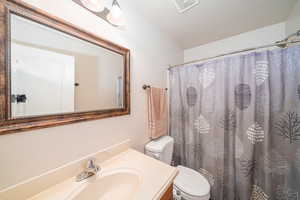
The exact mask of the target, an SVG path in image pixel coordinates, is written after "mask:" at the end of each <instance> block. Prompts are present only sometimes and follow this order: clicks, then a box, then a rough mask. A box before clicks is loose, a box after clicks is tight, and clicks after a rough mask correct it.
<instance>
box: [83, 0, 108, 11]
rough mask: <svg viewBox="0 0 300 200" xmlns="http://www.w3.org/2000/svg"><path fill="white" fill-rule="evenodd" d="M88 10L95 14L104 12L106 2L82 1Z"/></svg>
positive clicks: (100, 0)
mask: <svg viewBox="0 0 300 200" xmlns="http://www.w3.org/2000/svg"><path fill="white" fill-rule="evenodd" d="M80 1H81V3H82V4H83V5H84V7H86V8H87V9H89V10H91V11H93V12H102V11H103V10H104V2H103V1H104V0H80Z"/></svg>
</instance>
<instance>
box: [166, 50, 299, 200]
mask: <svg viewBox="0 0 300 200" xmlns="http://www.w3.org/2000/svg"><path fill="white" fill-rule="evenodd" d="M170 122H171V123H170V133H171V136H172V137H174V139H175V148H174V155H173V160H174V163H175V164H177V165H179V164H180V165H184V166H187V167H190V168H193V169H195V170H197V171H199V172H200V173H202V174H203V175H204V176H205V177H207V178H208V180H209V182H210V184H211V186H212V189H211V193H212V198H213V199H214V200H249V199H250V200H300V46H294V47H289V48H286V49H275V50H266V51H261V52H252V53H248V54H241V55H236V56H231V57H225V58H222V59H218V60H212V61H208V62H205V63H200V64H193V65H190V66H185V67H176V68H173V69H171V70H170Z"/></svg>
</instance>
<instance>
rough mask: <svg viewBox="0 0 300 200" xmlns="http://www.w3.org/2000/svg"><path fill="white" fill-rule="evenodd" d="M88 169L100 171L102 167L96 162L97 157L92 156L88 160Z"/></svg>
mask: <svg viewBox="0 0 300 200" xmlns="http://www.w3.org/2000/svg"><path fill="white" fill-rule="evenodd" d="M86 168H87V170H91V171H96V172H97V171H99V169H100V167H99V166H98V165H97V164H96V159H95V158H90V159H88V161H87V166H86Z"/></svg>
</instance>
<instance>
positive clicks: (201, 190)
mask: <svg viewBox="0 0 300 200" xmlns="http://www.w3.org/2000/svg"><path fill="white" fill-rule="evenodd" d="M177 168H178V170H179V174H178V176H177V177H176V178H175V180H174V188H175V190H177V191H176V192H177V193H178V194H180V195H181V196H182V197H184V198H186V199H188V200H209V198H210V185H209V183H208V181H207V179H206V178H205V177H204V176H202V175H201V174H200V173H199V172H197V171H195V170H193V169H190V168H187V167H183V166H180V165H179V166H177ZM178 191H179V192H178Z"/></svg>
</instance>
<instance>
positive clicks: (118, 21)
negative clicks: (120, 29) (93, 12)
mask: <svg viewBox="0 0 300 200" xmlns="http://www.w3.org/2000/svg"><path fill="white" fill-rule="evenodd" d="M106 18H107V20H108V21H109V22H110V23H111V24H113V25H116V26H124V25H125V19H124V17H123V12H122V10H121V8H120V5H119V3H118V1H117V0H114V1H113V3H112V8H111V10H110V11H109V13H108V15H107V16H106Z"/></svg>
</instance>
